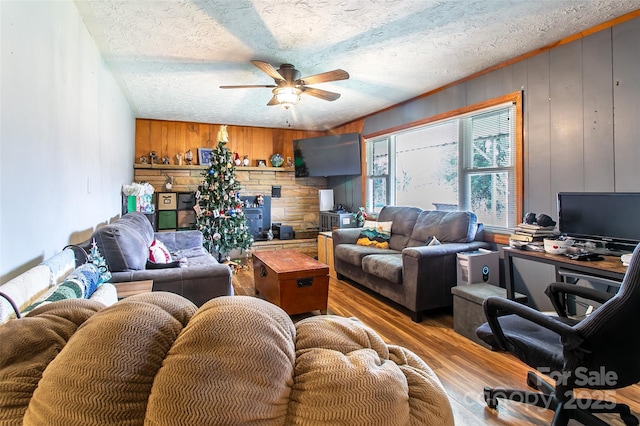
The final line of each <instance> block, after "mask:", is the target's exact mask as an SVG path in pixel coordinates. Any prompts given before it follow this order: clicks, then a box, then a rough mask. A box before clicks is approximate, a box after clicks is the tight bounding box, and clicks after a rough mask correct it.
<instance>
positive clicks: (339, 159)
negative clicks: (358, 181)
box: [293, 133, 361, 177]
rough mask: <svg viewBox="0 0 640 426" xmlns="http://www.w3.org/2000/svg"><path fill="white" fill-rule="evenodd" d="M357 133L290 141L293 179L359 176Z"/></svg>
mask: <svg viewBox="0 0 640 426" xmlns="http://www.w3.org/2000/svg"><path fill="white" fill-rule="evenodd" d="M360 141H361V136H360V133H345V134H342V135H331V136H320V137H316V138H308V139H296V140H294V141H293V156H294V165H295V169H296V173H295V175H296V177H307V176H347V175H359V174H360Z"/></svg>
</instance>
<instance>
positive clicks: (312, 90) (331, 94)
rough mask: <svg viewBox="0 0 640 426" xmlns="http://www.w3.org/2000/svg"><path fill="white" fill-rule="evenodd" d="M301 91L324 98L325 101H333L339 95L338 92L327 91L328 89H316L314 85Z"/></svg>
mask: <svg viewBox="0 0 640 426" xmlns="http://www.w3.org/2000/svg"><path fill="white" fill-rule="evenodd" d="M302 93H306V94H307V95H311V96H315V97H316V98H320V99H324V100H325V101H335V100H336V99H338V98H339V97H340V93H335V92H329V91H328V90H322V89H316V88H315V87H305V88H304V90H303V91H302Z"/></svg>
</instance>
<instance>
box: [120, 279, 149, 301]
mask: <svg viewBox="0 0 640 426" xmlns="http://www.w3.org/2000/svg"><path fill="white" fill-rule="evenodd" d="M114 285H115V286H116V291H117V292H118V300H119V299H124V298H125V297H129V296H133V295H134V294H141V293H148V292H150V291H151V288H152V287H153V280H144V281H124V282H120V283H114Z"/></svg>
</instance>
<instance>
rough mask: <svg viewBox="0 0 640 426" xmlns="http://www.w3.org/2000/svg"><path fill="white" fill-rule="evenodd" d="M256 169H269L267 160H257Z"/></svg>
mask: <svg viewBox="0 0 640 426" xmlns="http://www.w3.org/2000/svg"><path fill="white" fill-rule="evenodd" d="M256 167H267V160H256Z"/></svg>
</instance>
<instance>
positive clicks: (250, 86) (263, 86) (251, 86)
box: [220, 84, 276, 89]
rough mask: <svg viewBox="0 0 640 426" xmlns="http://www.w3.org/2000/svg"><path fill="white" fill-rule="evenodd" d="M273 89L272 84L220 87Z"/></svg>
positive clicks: (226, 87)
mask: <svg viewBox="0 0 640 426" xmlns="http://www.w3.org/2000/svg"><path fill="white" fill-rule="evenodd" d="M265 87H267V88H273V87H276V86H275V85H273V84H270V85H264V84H245V85H242V86H220V88H221V89H254V88H265Z"/></svg>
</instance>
